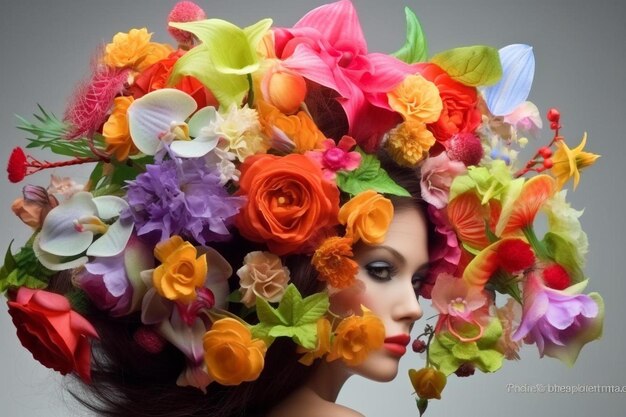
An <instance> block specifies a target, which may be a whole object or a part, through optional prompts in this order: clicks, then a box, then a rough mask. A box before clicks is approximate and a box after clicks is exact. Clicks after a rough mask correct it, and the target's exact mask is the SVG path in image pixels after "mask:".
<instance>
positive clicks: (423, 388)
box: [409, 368, 447, 400]
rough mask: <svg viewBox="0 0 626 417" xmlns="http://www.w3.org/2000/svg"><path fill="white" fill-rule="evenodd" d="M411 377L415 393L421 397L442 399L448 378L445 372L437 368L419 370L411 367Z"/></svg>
mask: <svg viewBox="0 0 626 417" xmlns="http://www.w3.org/2000/svg"><path fill="white" fill-rule="evenodd" d="M409 378H410V379H411V384H413V388H415V393H416V394H417V395H418V396H419V397H420V398H425V399H428V400H430V399H433V398H436V399H438V400H440V399H441V391H443V389H444V388H445V386H446V382H447V378H446V376H445V374H443V373H442V372H440V371H438V370H436V369H435V368H423V369H420V370H419V371H416V370H415V369H409Z"/></svg>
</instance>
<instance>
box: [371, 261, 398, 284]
mask: <svg viewBox="0 0 626 417" xmlns="http://www.w3.org/2000/svg"><path fill="white" fill-rule="evenodd" d="M365 269H366V270H367V273H368V274H369V276H370V277H372V278H374V279H375V280H378V281H389V280H390V279H391V277H392V276H393V275H394V272H395V269H394V267H393V265H391V264H389V263H387V262H372V263H369V264H367V265H366V266H365Z"/></svg>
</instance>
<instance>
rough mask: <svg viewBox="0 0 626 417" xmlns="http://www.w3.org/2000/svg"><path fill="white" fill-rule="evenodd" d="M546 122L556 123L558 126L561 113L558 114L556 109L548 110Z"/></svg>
mask: <svg viewBox="0 0 626 417" xmlns="http://www.w3.org/2000/svg"><path fill="white" fill-rule="evenodd" d="M547 117H548V120H549V121H550V122H552V123H556V124H557V125H558V123H559V120H560V119H561V113H559V111H558V109H555V108H554V107H552V108H550V109H548V115H547Z"/></svg>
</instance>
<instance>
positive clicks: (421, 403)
mask: <svg viewBox="0 0 626 417" xmlns="http://www.w3.org/2000/svg"><path fill="white" fill-rule="evenodd" d="M415 402H416V404H417V410H418V411H419V412H420V417H422V416H423V415H424V413H425V412H426V409H427V408H428V399H427V398H416V399H415Z"/></svg>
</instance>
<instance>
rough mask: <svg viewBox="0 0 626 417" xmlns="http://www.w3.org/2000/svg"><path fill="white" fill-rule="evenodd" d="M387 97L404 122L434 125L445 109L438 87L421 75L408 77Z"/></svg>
mask: <svg viewBox="0 0 626 417" xmlns="http://www.w3.org/2000/svg"><path fill="white" fill-rule="evenodd" d="M387 97H388V99H389V105H390V106H391V108H392V109H394V110H395V111H397V112H398V113H400V114H401V115H402V116H403V117H404V120H411V121H415V122H419V123H434V122H436V121H437V120H438V119H439V115H440V114H441V110H442V109H443V103H442V102H441V97H439V90H438V89H437V86H435V84H433V83H432V82H430V81H428V80H426V79H425V78H424V77H422V76H421V75H419V74H415V75H409V76H407V77H406V78H405V79H404V80H403V81H402V82H401V83H400V84H399V85H398V86H397V87H396V88H394V89H393V90H392V91H391V92H389V93H387Z"/></svg>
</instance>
